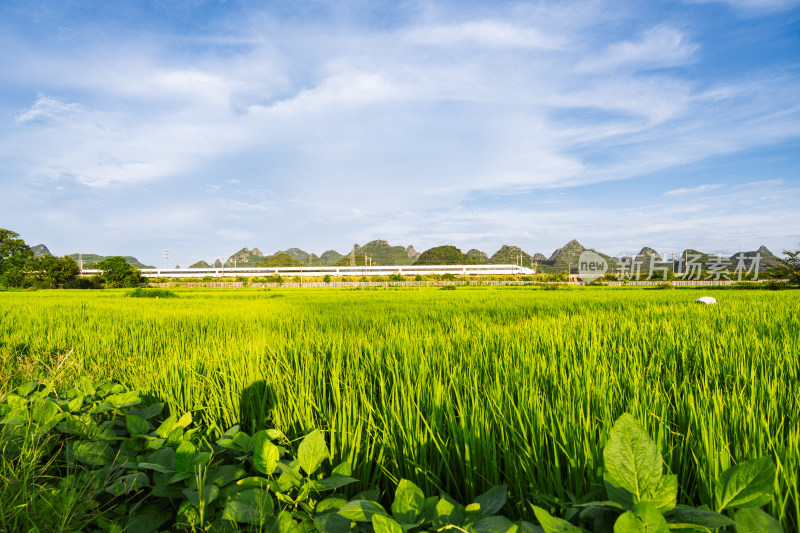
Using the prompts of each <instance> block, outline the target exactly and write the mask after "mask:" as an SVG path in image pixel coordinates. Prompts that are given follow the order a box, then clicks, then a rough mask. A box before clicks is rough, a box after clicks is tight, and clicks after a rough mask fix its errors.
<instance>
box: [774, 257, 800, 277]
mask: <svg viewBox="0 0 800 533" xmlns="http://www.w3.org/2000/svg"><path fill="white" fill-rule="evenodd" d="M783 255H785V256H786V258H785V259H779V260H778V261H780V264H779V265H778V266H777V267H775V268H774V269H773V272H772V273H773V275H774V277H776V278H786V279H788V280H789V283H800V250H795V251H791V250H784V251H783Z"/></svg>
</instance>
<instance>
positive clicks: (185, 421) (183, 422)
mask: <svg viewBox="0 0 800 533" xmlns="http://www.w3.org/2000/svg"><path fill="white" fill-rule="evenodd" d="M191 423H192V413H191V412H189V413H184V414H183V416H182V417H180V419H179V420H178V421H177V422H175V426H177V427H182V428H184V429H186V428H187V427H189V425H190V424H191Z"/></svg>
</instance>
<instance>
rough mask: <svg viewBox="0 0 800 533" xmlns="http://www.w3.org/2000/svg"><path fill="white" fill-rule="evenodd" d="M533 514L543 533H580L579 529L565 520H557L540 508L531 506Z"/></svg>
mask: <svg viewBox="0 0 800 533" xmlns="http://www.w3.org/2000/svg"><path fill="white" fill-rule="evenodd" d="M533 514H534V515H536V520H538V521H539V523H540V524H541V525H542V529H544V532H545V533H580V531H581V529H580V528H578V527H575V526H573V525H572V524H570V523H569V522H567V521H566V520H563V519H561V518H557V517H555V516H553V515H551V514H550V513H548V512H547V511H545V510H544V509H542V508H541V507H537V506H535V505H534V506H533Z"/></svg>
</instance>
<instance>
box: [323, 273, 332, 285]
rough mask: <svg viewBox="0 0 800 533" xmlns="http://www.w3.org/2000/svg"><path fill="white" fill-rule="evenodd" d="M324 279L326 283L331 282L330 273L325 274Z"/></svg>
mask: <svg viewBox="0 0 800 533" xmlns="http://www.w3.org/2000/svg"><path fill="white" fill-rule="evenodd" d="M322 281H323V282H324V283H330V282H331V276H330V274H325V277H323V278H322Z"/></svg>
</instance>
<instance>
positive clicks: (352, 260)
mask: <svg viewBox="0 0 800 533" xmlns="http://www.w3.org/2000/svg"><path fill="white" fill-rule="evenodd" d="M356 246H358V244H354V245H353V249H352V250H350V266H351V267H354V266H356Z"/></svg>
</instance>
